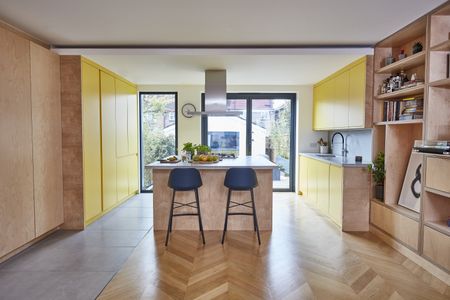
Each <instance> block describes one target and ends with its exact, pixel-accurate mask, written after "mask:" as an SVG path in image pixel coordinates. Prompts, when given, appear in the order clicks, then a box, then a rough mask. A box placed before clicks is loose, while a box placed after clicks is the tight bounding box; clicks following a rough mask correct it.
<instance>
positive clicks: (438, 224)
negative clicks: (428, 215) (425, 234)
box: [425, 221, 450, 236]
mask: <svg viewBox="0 0 450 300" xmlns="http://www.w3.org/2000/svg"><path fill="white" fill-rule="evenodd" d="M425 226H428V227H430V228H433V229H435V230H437V231H439V232H441V233H443V234H445V235H448V236H450V227H448V226H447V222H446V221H428V222H425Z"/></svg>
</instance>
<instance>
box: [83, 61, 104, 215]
mask: <svg viewBox="0 0 450 300" xmlns="http://www.w3.org/2000/svg"><path fill="white" fill-rule="evenodd" d="M81 72H82V74H81V85H82V86H81V90H82V106H83V125H82V126H83V198H84V216H85V217H84V219H85V221H88V220H90V219H92V218H94V217H95V216H98V215H100V214H101V212H102V157H101V129H100V125H101V124H100V70H99V69H98V68H96V67H94V66H92V65H90V64H88V63H86V62H82V66H81Z"/></svg>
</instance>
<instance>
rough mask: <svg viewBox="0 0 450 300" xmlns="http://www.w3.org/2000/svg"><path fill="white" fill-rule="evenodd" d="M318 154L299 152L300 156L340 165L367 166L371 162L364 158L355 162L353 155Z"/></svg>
mask: <svg viewBox="0 0 450 300" xmlns="http://www.w3.org/2000/svg"><path fill="white" fill-rule="evenodd" d="M318 154H319V153H300V155H301V156H304V157H308V158H312V159H316V160H319V161H322V162H325V163H329V164H332V165H336V166H340V167H351V168H367V166H368V165H369V164H371V162H370V161H368V160H364V158H363V161H362V162H355V157H343V156H335V157H321V156H318Z"/></svg>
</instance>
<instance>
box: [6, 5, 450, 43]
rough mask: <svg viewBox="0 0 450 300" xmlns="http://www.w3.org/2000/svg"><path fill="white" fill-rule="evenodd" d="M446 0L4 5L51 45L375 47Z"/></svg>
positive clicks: (9, 15)
mask: <svg viewBox="0 0 450 300" xmlns="http://www.w3.org/2000/svg"><path fill="white" fill-rule="evenodd" d="M444 2H445V0H377V1H373V0H226V1H224V0H179V1H176V0H128V1H124V0H1V1H0V19H3V20H4V21H6V22H8V23H10V24H12V25H15V26H16V27H18V28H20V29H23V30H25V31H26V32H28V33H31V34H33V35H35V36H37V37H39V38H41V39H43V40H44V41H47V42H50V43H51V44H53V45H66V46H67V45H128V46H129V45H311V44H315V45H372V44H374V43H375V42H377V41H379V40H381V39H383V38H384V37H386V36H387V35H389V34H391V33H393V32H394V31H396V30H397V29H399V28H401V27H403V26H405V25H406V24H408V23H409V22H411V21H413V20H415V19H416V18H418V17H420V16H421V15H423V14H425V13H426V12H428V11H430V10H431V9H433V8H435V7H436V6H437V5H439V4H441V3H444Z"/></svg>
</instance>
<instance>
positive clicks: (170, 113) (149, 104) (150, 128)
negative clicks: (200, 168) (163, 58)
mask: <svg viewBox="0 0 450 300" xmlns="http://www.w3.org/2000/svg"><path fill="white" fill-rule="evenodd" d="M175 101H176V96H175V94H173V93H172V94H141V128H142V136H141V138H142V153H141V155H142V164H143V166H142V167H143V170H144V172H143V178H142V190H148V189H150V188H151V185H152V173H151V170H149V169H146V168H145V165H147V164H150V163H152V162H154V161H156V160H158V159H161V158H164V157H167V156H169V155H173V154H176V153H175V150H176V148H175V132H176V128H175V124H176V123H175V118H176V117H175V116H176V111H175V106H176V105H175Z"/></svg>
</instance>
